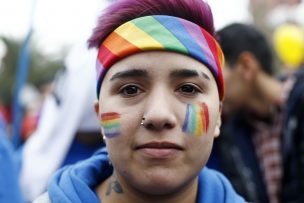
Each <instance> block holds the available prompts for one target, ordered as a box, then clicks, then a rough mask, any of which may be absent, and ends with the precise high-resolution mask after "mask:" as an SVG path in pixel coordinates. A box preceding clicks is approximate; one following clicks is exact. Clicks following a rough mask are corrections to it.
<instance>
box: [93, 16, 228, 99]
mask: <svg viewBox="0 0 304 203" xmlns="http://www.w3.org/2000/svg"><path fill="white" fill-rule="evenodd" d="M153 50H166V51H172V52H177V53H181V54H185V55H188V56H191V57H193V58H195V59H197V60H198V61H200V62H202V63H203V64H205V65H206V66H207V67H208V68H209V69H210V71H211V72H212V74H213V76H214V77H215V79H216V82H217V85H218V87H219V94H220V98H221V99H222V98H223V94H224V87H223V85H224V84H223V75H222V68H221V67H222V66H223V64H224V55H223V53H222V50H221V48H220V46H219V44H218V43H217V42H216V40H215V39H214V38H213V36H212V35H210V34H209V33H208V32H207V31H206V30H204V29H203V28H202V27H200V26H198V25H196V24H194V23H192V22H190V21H187V20H185V19H182V18H177V17H173V16H165V15H154V16H144V17H140V18H136V19H133V20H131V21H129V22H126V23H124V24H122V25H121V26H119V27H118V28H117V29H115V30H114V31H113V32H112V33H111V34H110V35H109V36H108V37H107V38H106V39H105V40H104V41H103V43H102V44H101V46H100V47H99V52H98V60H97V64H96V69H97V80H98V84H97V95H98V97H99V90H100V86H101V83H102V80H103V78H104V76H105V74H106V72H107V70H108V69H109V68H110V67H111V66H112V65H113V64H114V63H116V62H117V61H119V60H121V59H123V58H124V57H127V56H129V55H132V54H135V53H139V52H142V51H153Z"/></svg>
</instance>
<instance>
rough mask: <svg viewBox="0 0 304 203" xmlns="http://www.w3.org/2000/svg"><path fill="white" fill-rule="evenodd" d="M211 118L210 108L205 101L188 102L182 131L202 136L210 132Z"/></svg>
mask: <svg viewBox="0 0 304 203" xmlns="http://www.w3.org/2000/svg"><path fill="white" fill-rule="evenodd" d="M209 119H210V118H209V109H208V107H207V105H206V104H205V103H198V104H187V107H186V115H185V119H184V123H183V126H182V131H183V132H185V133H187V134H190V135H194V136H202V135H204V134H206V133H207V132H208V129H209Z"/></svg>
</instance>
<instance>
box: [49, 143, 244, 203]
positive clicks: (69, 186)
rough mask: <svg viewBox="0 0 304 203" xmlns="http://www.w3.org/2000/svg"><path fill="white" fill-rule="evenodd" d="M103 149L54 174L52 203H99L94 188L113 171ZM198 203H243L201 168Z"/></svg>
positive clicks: (217, 177) (225, 183)
mask: <svg viewBox="0 0 304 203" xmlns="http://www.w3.org/2000/svg"><path fill="white" fill-rule="evenodd" d="M107 155H108V153H107V151H106V149H105V148H103V149H101V150H99V151H97V152H96V153H95V154H94V155H93V156H92V157H91V158H89V159H87V160H85V161H82V162H80V163H78V164H76V165H72V166H67V167H64V168H62V169H61V170H59V171H58V172H56V173H55V174H54V176H53V178H52V179H51V181H50V182H49V185H48V195H49V198H50V200H51V202H53V203H58V202H60V203H68V202H73V203H81V202H90V203H100V202H101V201H100V200H99V198H98V196H97V194H96V192H95V187H96V186H97V185H98V184H99V183H100V182H102V181H104V180H105V179H106V178H108V177H109V176H110V175H111V174H112V172H113V168H112V166H111V165H110V164H109V160H108V156H107ZM196 202H197V203H214V202H216V203H243V202H244V199H243V198H242V197H240V196H239V195H238V194H237V193H236V192H235V191H234V190H233V188H232V186H231V184H230V183H229V182H228V180H227V179H226V178H225V177H224V176H223V175H222V174H220V173H219V172H216V171H214V170H211V169H208V168H206V167H205V168H204V169H203V170H202V171H201V172H200V174H199V184H198V196H197V201H196Z"/></svg>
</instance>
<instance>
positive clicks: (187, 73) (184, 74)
mask: <svg viewBox="0 0 304 203" xmlns="http://www.w3.org/2000/svg"><path fill="white" fill-rule="evenodd" d="M170 76H171V77H173V78H191V77H199V76H200V75H199V73H198V72H197V71H196V70H189V69H182V70H174V71H172V72H171V74H170ZM202 76H203V78H205V79H207V80H210V78H209V76H208V75H207V74H206V73H204V72H202Z"/></svg>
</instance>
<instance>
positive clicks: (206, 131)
mask: <svg viewBox="0 0 304 203" xmlns="http://www.w3.org/2000/svg"><path fill="white" fill-rule="evenodd" d="M213 34H214V27H213V20H212V13H211V10H210V8H209V6H208V4H207V3H205V2H204V1H201V0H158V1H152V0H121V1H116V2H114V3H113V4H112V5H111V6H110V7H109V8H108V9H107V10H106V11H105V12H104V13H103V15H101V16H100V18H99V21H98V23H97V26H96V28H95V29H94V31H93V34H92V36H91V38H90V39H89V46H90V47H95V48H98V57H97V63H96V68H97V97H98V102H96V104H95V109H96V113H97V115H98V118H99V119H100V124H101V131H102V135H103V136H104V137H105V142H106V149H102V150H101V151H99V152H98V153H96V154H95V155H94V156H93V157H92V158H90V159H87V160H86V161H84V162H80V163H79V164H76V165H74V166H70V167H66V168H64V169H62V170H60V171H58V172H57V173H56V174H55V175H54V177H53V178H52V179H51V181H50V182H49V185H48V190H47V192H48V193H47V194H45V195H44V196H42V197H41V198H42V199H40V200H39V199H38V200H39V201H40V202H46V201H51V202H61V203H62V202H108V203H115V202H126V203H127V202H129V203H134V202H143V203H152V202H153V203H154V202H160V203H169V202H174V203H181V202H182V203H184V202H187V203H196V202H197V203H202V202H217V203H236V202H237V203H242V202H244V199H243V198H242V197H240V196H239V195H238V194H237V193H235V191H234V189H233V188H232V187H231V184H230V183H229V182H228V181H227V179H226V178H225V177H224V176H223V175H222V174H220V173H219V172H217V171H214V170H210V169H208V168H206V167H205V164H206V162H207V160H208V158H209V155H210V152H211V149H212V144H213V140H214V138H216V137H217V136H218V135H219V133H220V131H219V130H220V125H221V105H222V104H221V102H222V100H223V97H224V81H223V77H222V66H223V62H224V57H223V54H222V51H221V48H220V46H219V45H218V43H217V41H216V40H215V38H214V35H213ZM38 200H37V201H38Z"/></svg>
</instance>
